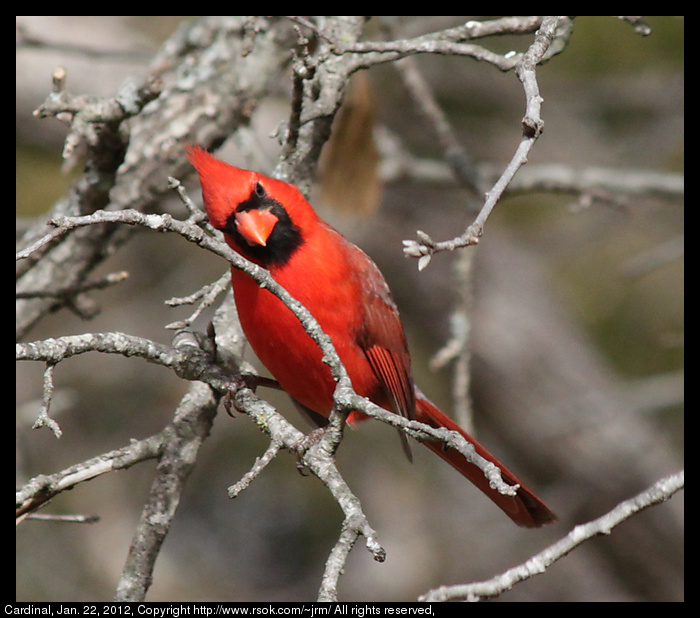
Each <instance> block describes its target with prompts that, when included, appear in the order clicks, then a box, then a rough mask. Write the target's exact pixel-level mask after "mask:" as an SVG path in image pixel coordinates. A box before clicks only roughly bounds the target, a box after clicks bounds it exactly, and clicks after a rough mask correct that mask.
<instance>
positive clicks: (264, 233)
mask: <svg viewBox="0 0 700 618" xmlns="http://www.w3.org/2000/svg"><path fill="white" fill-rule="evenodd" d="M277 220H278V219H277V216H276V215H273V214H272V213H271V212H270V211H269V210H242V211H240V212H237V213H236V229H237V230H238V231H239V232H240V234H241V236H243V238H245V239H246V242H247V243H248V244H249V245H262V246H263V247H264V246H265V245H266V244H267V239H268V238H270V234H272V229H273V228H274V227H275V225H276V224H277Z"/></svg>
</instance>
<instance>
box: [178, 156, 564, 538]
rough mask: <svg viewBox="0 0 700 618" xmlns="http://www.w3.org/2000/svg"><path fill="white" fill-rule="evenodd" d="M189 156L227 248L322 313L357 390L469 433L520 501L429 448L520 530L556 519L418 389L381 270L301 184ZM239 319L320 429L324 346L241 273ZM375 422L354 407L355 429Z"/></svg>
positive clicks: (328, 390) (326, 387) (453, 457)
mask: <svg viewBox="0 0 700 618" xmlns="http://www.w3.org/2000/svg"><path fill="white" fill-rule="evenodd" d="M188 158H189V160H190V162H191V163H192V165H193V166H194V167H195V168H196V170H197V172H198V173H199V179H200V182H201V185H202V196H203V198H204V205H205V207H206V210H207V214H208V216H209V221H210V223H211V224H212V225H213V226H214V227H215V228H216V229H218V230H221V231H222V232H223V233H224V237H225V239H226V242H227V243H228V245H229V246H230V247H231V248H232V249H234V250H235V251H237V252H238V253H240V254H241V255H243V256H244V257H246V258H248V259H249V260H251V261H252V262H255V263H256V264H259V265H260V266H263V267H264V268H266V269H268V270H269V271H270V274H271V275H272V276H273V278H274V279H275V280H276V281H277V282H278V283H280V284H281V285H282V286H283V287H284V288H286V290H287V291H288V292H289V293H290V294H291V295H292V296H293V297H294V298H296V299H297V300H298V301H300V302H301V303H303V304H304V306H305V307H306V308H307V309H308V310H309V311H310V312H311V313H312V314H313V316H314V317H315V318H316V320H317V321H318V323H319V324H320V326H321V328H323V330H324V331H325V332H326V334H327V335H329V336H330V338H331V339H332V341H333V345H334V346H335V349H336V350H337V352H338V355H339V356H340V359H341V360H342V361H343V364H344V365H345V368H346V370H347V372H348V375H349V376H350V379H351V381H352V385H353V388H354V389H355V392H356V393H358V394H359V395H362V396H364V397H367V398H369V399H370V400H371V401H372V402H374V403H375V404H377V405H379V406H381V407H383V408H385V409H388V410H392V411H394V412H395V413H397V414H400V415H402V416H404V417H406V418H409V419H415V420H417V421H420V422H422V423H425V424H427V425H430V426H431V427H435V428H439V427H446V428H447V429H451V430H453V431H457V432H459V433H460V434H462V435H463V436H464V437H465V438H466V440H467V441H468V442H470V443H471V444H473V445H474V447H475V448H476V452H477V453H479V455H481V456H482V457H484V458H486V459H487V460H489V461H491V462H493V463H494V464H495V465H496V466H498V468H500V470H501V475H502V477H503V479H504V480H505V481H506V482H507V483H509V484H511V485H515V484H517V485H520V488H519V489H518V490H517V494H516V495H515V496H512V497H511V496H505V495H503V494H501V493H499V492H498V491H497V490H496V489H494V488H492V487H490V485H489V482H488V480H487V479H486V477H485V476H484V473H483V472H482V471H481V470H480V469H479V468H478V467H477V466H475V465H474V464H472V463H470V462H469V461H467V459H466V458H465V457H464V456H463V455H461V454H460V453H459V452H458V451H456V450H454V449H446V448H445V447H444V445H443V444H442V443H440V442H429V441H428V442H423V444H425V446H427V447H428V448H429V449H430V450H431V451H433V452H434V453H436V454H437V455H438V456H439V457H441V458H442V459H444V460H445V461H447V462H448V463H449V464H450V465H451V466H453V467H454V468H455V469H456V470H458V471H459V472H460V473H462V474H463V475H464V476H465V477H467V478H468V479H469V480H470V481H471V482H472V483H474V485H476V486H477V487H478V488H479V489H480V490H481V491H483V492H484V493H485V494H486V495H487V496H488V497H489V498H490V499H491V500H493V501H494V502H495V503H496V504H497V505H498V506H499V507H500V508H501V509H502V510H503V511H504V512H505V513H506V514H507V515H508V516H509V517H510V518H511V519H512V520H513V521H514V522H515V523H516V524H518V525H520V526H526V527H538V526H541V525H543V524H546V523H549V522H552V521H554V520H555V519H556V516H555V515H554V514H553V513H552V512H551V511H550V510H549V508H548V507H547V506H546V505H545V504H544V503H543V502H542V501H541V500H540V499H539V498H537V496H535V495H534V494H533V493H532V492H531V491H530V490H529V489H527V488H526V487H525V486H524V485H523V484H522V483H520V482H519V481H518V480H517V479H516V477H515V476H514V475H513V474H512V473H511V472H510V471H509V470H508V469H507V468H506V467H505V466H503V464H501V463H500V462H499V461H498V460H497V459H496V458H495V457H494V456H493V455H491V454H490V453H489V452H488V451H487V450H486V449H485V448H484V447H483V446H481V445H480V444H479V443H478V442H477V441H476V440H474V438H472V437H471V436H470V435H469V434H468V433H466V432H465V431H464V430H463V429H462V428H460V427H459V426H458V425H457V424H456V423H455V422H454V421H453V420H452V419H450V418H449V417H447V416H446V415H445V414H443V413H442V412H441V411H440V410H438V409H437V408H436V407H435V405H433V404H432V403H431V402H430V401H429V400H428V399H427V398H426V397H425V396H424V395H423V394H422V393H421V391H420V390H419V389H418V388H417V387H416V386H415V384H414V382H413V377H412V375H411V359H410V356H409V352H408V347H407V345H406V337H405V335H404V331H403V327H402V325H401V320H400V319H399V314H398V311H397V309H396V306H395V305H394V302H393V300H392V298H391V293H390V291H389V287H388V286H387V284H386V281H385V280H384V277H383V276H382V274H381V272H380V271H379V268H377V266H376V264H375V263H374V262H373V261H372V260H371V259H370V258H369V257H368V256H367V255H366V254H365V253H364V252H363V251H362V250H361V249H360V248H358V247H356V246H355V245H354V244H352V243H351V242H349V241H348V240H347V239H346V238H344V237H343V236H342V235H341V234H340V233H339V232H337V231H336V230H335V229H333V228H332V227H331V226H330V225H328V224H327V223H326V222H325V221H323V220H322V219H321V218H320V217H319V216H318V215H317V214H316V212H315V211H314V210H313V208H312V207H311V205H310V204H309V203H308V202H307V200H306V199H305V198H304V196H303V195H302V193H301V192H300V191H299V189H297V188H296V187H295V186H294V185H291V184H288V183H286V182H283V181H281V180H276V179H274V178H269V177H267V176H264V175H263V174H260V173H257V172H252V171H248V170H244V169H239V168H237V167H233V166H231V165H229V164H227V163H224V162H223V161H220V160H218V159H216V158H215V157H213V156H212V155H210V154H209V153H208V152H206V151H205V150H203V149H201V148H200V147H198V146H192V147H190V148H189V150H188ZM231 270H232V273H231V275H232V281H233V294H234V297H235V301H236V306H237V308H238V316H239V319H240V322H241V326H242V327H243V332H244V333H245V335H246V337H247V339H248V341H249V343H250V345H251V347H252V348H253V351H254V352H255V354H256V355H257V356H258V358H259V359H260V361H262V363H263V364H264V365H265V366H266V367H267V369H268V370H269V371H270V373H272V375H273V376H274V377H275V379H276V380H277V381H278V382H279V384H280V386H281V387H282V388H283V389H284V390H285V391H286V392H287V394H289V395H290V397H292V399H293V400H294V401H295V403H296V404H297V405H298V407H300V408H301V409H303V410H305V411H306V412H307V413H308V415H309V416H310V418H311V419H312V420H314V421H315V422H316V423H317V424H319V425H323V424H324V421H325V420H326V419H327V417H328V416H329V414H330V412H331V409H332V407H333V392H334V389H335V382H334V380H333V377H332V376H331V372H330V369H329V368H328V366H327V365H326V364H325V363H324V362H323V360H322V354H321V351H320V349H319V348H318V346H317V345H316V343H314V341H313V340H312V339H311V338H310V337H309V336H308V335H307V334H306V332H305V331H304V329H303V328H302V326H301V324H300V323H299V321H298V320H297V318H296V317H295V316H294V315H293V314H292V312H291V311H290V310H289V309H288V308H287V307H285V306H284V304H283V303H282V302H281V301H280V300H279V299H278V298H277V297H276V296H274V295H273V294H272V293H271V292H269V291H268V290H265V289H261V288H260V287H258V285H257V283H255V282H254V281H253V280H252V279H251V278H250V277H249V276H248V275H246V274H245V273H244V272H243V271H241V270H238V269H236V268H232V269H231ZM366 418H368V417H367V416H366V415H364V414H362V413H361V412H358V411H354V412H351V413H350V415H349V416H348V419H347V420H348V423H350V424H354V423H356V422H358V421H361V420H364V419H366Z"/></svg>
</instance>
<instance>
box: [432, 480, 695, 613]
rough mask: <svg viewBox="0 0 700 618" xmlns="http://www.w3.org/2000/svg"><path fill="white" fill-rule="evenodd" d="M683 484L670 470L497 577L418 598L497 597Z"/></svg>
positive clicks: (453, 599)
mask: <svg viewBox="0 0 700 618" xmlns="http://www.w3.org/2000/svg"><path fill="white" fill-rule="evenodd" d="M684 486H685V474H684V472H683V471H681V472H678V473H677V474H672V475H671V476H668V477H666V478H664V479H661V480H660V481H657V482H656V483H654V484H653V485H652V486H651V487H649V488H648V489H646V490H644V491H643V492H641V493H640V494H638V495H636V496H635V497H634V498H630V499H629V500H625V501H624V502H620V504H618V505H617V506H616V507H615V508H614V509H612V510H611V511H609V512H608V513H606V514H605V515H602V516H601V517H599V518H598V519H594V520H593V521H589V522H588V523H585V524H581V525H579V526H576V527H575V528H574V529H573V530H571V532H569V534H567V535H566V536H565V537H564V538H563V539H561V540H560V541H558V542H556V543H554V544H553V545H550V546H549V547H548V548H547V549H545V550H544V551H542V552H540V553H539V554H537V555H535V556H532V558H530V559H529V560H527V561H526V562H524V563H523V564H520V565H518V566H516V567H513V568H512V569H508V570H507V571H505V572H504V573H501V574H500V575H497V576H496V577H494V578H492V579H490V580H486V581H482V582H475V583H473V584H462V585H458V586H441V587H440V588H435V589H433V590H430V591H429V592H427V593H426V594H424V595H422V596H421V597H419V600H420V601H427V602H440V601H479V600H481V599H484V598H487V597H496V596H499V595H500V594H501V593H503V592H505V591H506V590H510V589H511V588H512V587H513V586H514V585H515V584H517V583H519V582H521V581H525V580H526V579H530V578H531V577H533V576H534V575H539V574H540V573H543V572H544V571H545V570H546V569H547V568H548V567H549V566H550V565H552V564H553V563H554V562H556V561H557V560H559V559H560V558H563V557H564V556H566V554H568V553H569V552H570V551H572V550H573V549H575V548H576V547H577V546H578V545H580V544H581V543H583V542H584V541H587V540H588V539H590V538H593V537H594V536H598V535H608V534H610V533H611V532H612V530H613V528H615V526H617V525H618V524H621V523H622V522H623V521H625V520H627V519H629V518H630V517H631V516H632V515H634V514H635V513H638V512H639V511H642V510H644V509H646V508H649V507H650V506H654V505H656V504H660V503H662V502H664V501H665V500H668V499H669V498H671V496H673V494H675V493H676V492H677V491H679V490H680V489H683V487H684Z"/></svg>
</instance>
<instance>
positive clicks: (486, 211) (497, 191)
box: [403, 17, 563, 270]
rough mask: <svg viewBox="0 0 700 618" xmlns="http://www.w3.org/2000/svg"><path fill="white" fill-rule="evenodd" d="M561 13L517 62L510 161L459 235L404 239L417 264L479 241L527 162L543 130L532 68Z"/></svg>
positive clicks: (421, 266) (547, 19) (548, 42)
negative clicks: (521, 101) (518, 93)
mask: <svg viewBox="0 0 700 618" xmlns="http://www.w3.org/2000/svg"><path fill="white" fill-rule="evenodd" d="M560 19H563V18H561V17H545V18H544V19H543V20H542V25H541V27H540V29H539V30H538V31H537V34H536V35H535V40H534V42H533V43H532V45H530V47H529V49H528V50H527V52H526V53H525V55H524V56H523V57H522V59H521V60H520V61H519V62H518V63H517V66H516V74H517V76H518V79H519V80H520V81H521V82H522V84H523V88H524V90H525V100H526V108H525V116H524V117H523V119H522V126H523V136H522V138H521V140H520V144H519V146H518V148H517V150H516V151H515V154H514V155H513V158H512V159H511V161H510V163H509V164H508V166H507V167H506V169H505V170H504V171H503V173H502V174H501V177H500V178H499V179H498V180H497V181H496V184H494V185H493V187H492V188H491V189H490V191H488V193H486V201H485V202H484V205H483V206H482V208H481V211H480V212H479V214H478V216H477V217H476V219H475V220H474V222H473V223H472V224H471V225H470V226H469V227H468V228H467V229H466V231H465V232H464V233H463V234H462V235H461V236H457V237H456V238H453V239H452V240H446V241H442V242H436V241H434V240H433V239H432V238H430V236H429V235H428V234H426V233H425V232H422V231H420V230H419V231H418V233H417V235H418V241H415V240H404V241H403V244H404V254H405V255H407V256H409V257H417V258H420V259H419V262H418V268H419V269H420V270H423V269H424V268H425V267H426V266H427V265H428V264H429V263H430V258H431V257H432V255H433V254H434V253H436V252H438V251H454V250H455V249H457V248H460V247H468V246H470V245H475V244H477V243H478V242H479V238H481V235H482V233H483V230H484V224H485V223H486V219H488V217H489V215H490V214H491V211H492V210H493V208H494V206H496V204H497V203H498V200H499V199H500V198H501V195H503V192H504V191H505V190H506V188H507V187H508V185H509V184H510V182H511V180H512V179H513V177H514V176H515V174H516V173H517V171H518V170H519V169H520V167H521V166H522V165H524V164H525V163H526V162H527V156H528V153H529V152H530V149H531V148H532V146H533V144H534V143H535V141H536V140H537V138H538V137H539V136H540V134H541V133H542V129H543V127H544V122H543V121H542V118H541V117H540V107H541V104H542V97H541V96H540V93H539V87H538V85H537V78H536V75H535V68H536V66H537V64H538V63H540V62H541V61H542V59H543V58H544V55H545V53H546V52H547V50H548V49H549V46H550V45H551V43H552V41H553V40H554V36H555V34H556V30H557V27H558V25H559V20H560Z"/></svg>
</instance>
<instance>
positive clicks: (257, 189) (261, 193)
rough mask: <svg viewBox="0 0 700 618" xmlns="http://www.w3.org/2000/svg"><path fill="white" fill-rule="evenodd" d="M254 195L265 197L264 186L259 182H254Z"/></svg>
mask: <svg viewBox="0 0 700 618" xmlns="http://www.w3.org/2000/svg"><path fill="white" fill-rule="evenodd" d="M255 195H256V196H257V197H265V187H263V186H262V185H261V184H260V183H259V182H256V183H255Z"/></svg>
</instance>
